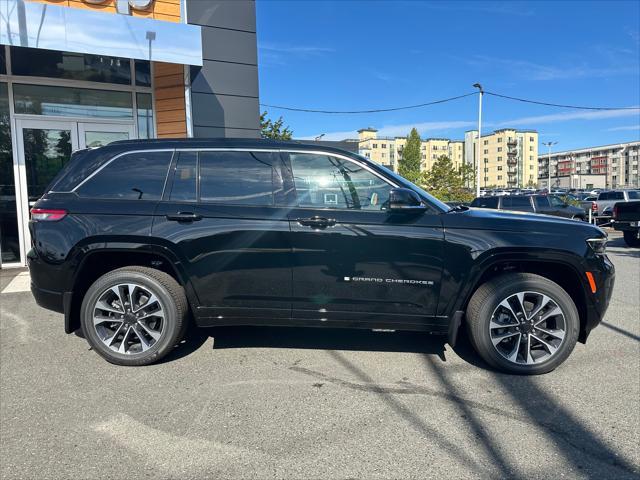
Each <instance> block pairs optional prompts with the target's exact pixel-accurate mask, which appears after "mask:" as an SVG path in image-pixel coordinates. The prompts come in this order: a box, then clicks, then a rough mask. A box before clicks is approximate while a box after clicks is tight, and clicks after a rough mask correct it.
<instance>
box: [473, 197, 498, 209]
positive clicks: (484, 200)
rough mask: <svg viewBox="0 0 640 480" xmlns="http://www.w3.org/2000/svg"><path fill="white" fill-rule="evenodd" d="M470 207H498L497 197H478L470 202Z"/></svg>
mask: <svg viewBox="0 0 640 480" xmlns="http://www.w3.org/2000/svg"><path fill="white" fill-rule="evenodd" d="M471 206H472V207H478V208H498V197H478V198H476V199H475V200H474V201H473V202H471Z"/></svg>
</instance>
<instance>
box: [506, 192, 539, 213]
mask: <svg viewBox="0 0 640 480" xmlns="http://www.w3.org/2000/svg"><path fill="white" fill-rule="evenodd" d="M502 208H504V209H505V210H516V211H520V212H532V211H533V207H532V206H531V200H529V197H520V196H512V197H504V198H503V199H502Z"/></svg>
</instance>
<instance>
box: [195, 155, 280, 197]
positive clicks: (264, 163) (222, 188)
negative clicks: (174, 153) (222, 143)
mask: <svg viewBox="0 0 640 480" xmlns="http://www.w3.org/2000/svg"><path fill="white" fill-rule="evenodd" d="M271 160H272V155H271V154H270V153H263V152H201V153H200V200H202V201H203V202H214V203H227V204H232V205H273V203H274V200H273V199H274V191H273V190H274V188H273V185H274V181H273V180H274V176H277V175H276V172H274V171H273V170H274V169H273V167H272V161H271Z"/></svg>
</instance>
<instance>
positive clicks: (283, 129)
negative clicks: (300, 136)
mask: <svg viewBox="0 0 640 480" xmlns="http://www.w3.org/2000/svg"><path fill="white" fill-rule="evenodd" d="M267 115H268V114H267V111H266V110H265V111H264V112H262V113H261V114H260V135H261V136H262V138H273V139H276V140H291V135H293V131H292V130H291V129H290V128H289V126H284V120H283V119H282V117H280V118H278V120H276V121H275V122H274V121H273V120H271V119H270V118H267Z"/></svg>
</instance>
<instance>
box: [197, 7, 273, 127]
mask: <svg viewBox="0 0 640 480" xmlns="http://www.w3.org/2000/svg"><path fill="white" fill-rule="evenodd" d="M187 17H188V21H189V23H195V24H198V25H201V26H202V57H203V58H204V60H205V61H204V65H203V66H202V67H197V68H192V69H191V105H192V107H191V112H192V121H193V132H194V136H196V137H200V136H221V135H224V136H251V137H257V136H259V129H260V107H259V103H258V102H259V100H258V67H257V64H258V46H257V39H256V38H257V37H256V33H255V31H256V11H255V2H253V1H246V0H234V1H229V0H206V1H204V0H187Z"/></svg>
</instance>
